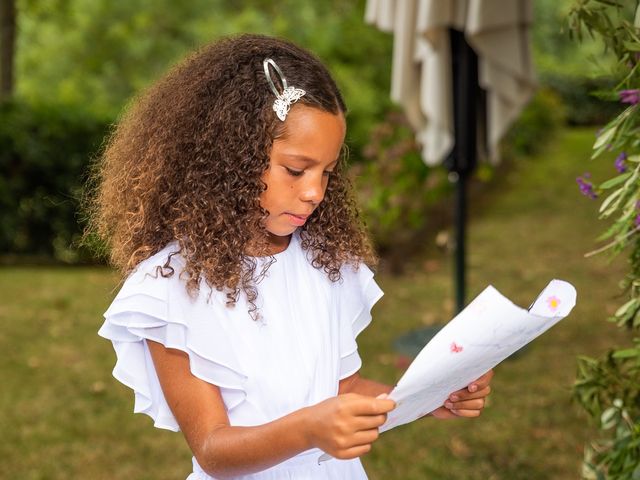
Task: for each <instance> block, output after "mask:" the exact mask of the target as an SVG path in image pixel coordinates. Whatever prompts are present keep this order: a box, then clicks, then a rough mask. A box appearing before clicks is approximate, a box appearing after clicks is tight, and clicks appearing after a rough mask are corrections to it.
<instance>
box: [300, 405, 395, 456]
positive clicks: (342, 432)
mask: <svg viewBox="0 0 640 480" xmlns="http://www.w3.org/2000/svg"><path fill="white" fill-rule="evenodd" d="M385 397H386V394H382V395H379V396H378V397H376V398H373V397H368V396H365V395H359V394H356V393H346V394H344V395H338V396H337V397H332V398H329V399H327V400H325V401H323V402H320V403H318V404H317V405H314V406H313V407H310V408H309V422H308V425H309V430H308V435H309V440H310V443H311V445H312V446H314V447H318V448H320V449H321V450H323V451H324V452H326V453H328V454H329V455H331V456H332V457H335V458H339V459H343V460H344V459H348V458H356V457H359V456H360V455H364V454H365V453H367V452H368V451H369V450H371V444H372V443H373V442H374V441H375V440H376V439H377V438H378V427H380V426H381V425H382V424H383V423H384V422H385V421H386V420H387V412H389V411H391V410H393V409H394V408H395V406H396V404H395V402H394V401H393V400H390V399H386V398H385Z"/></svg>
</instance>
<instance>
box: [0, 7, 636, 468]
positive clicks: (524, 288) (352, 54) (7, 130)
mask: <svg viewBox="0 0 640 480" xmlns="http://www.w3.org/2000/svg"><path fill="white" fill-rule="evenodd" d="M364 3H365V2H364V0H358V1H352V0H322V1H311V0H297V1H293V0H281V1H279V2H273V1H268V0H238V1H235V2H224V1H221V0H189V1H187V2H174V1H171V0H153V1H152V0H128V1H127V2H112V1H108V0H16V7H17V8H16V13H17V15H16V25H17V36H16V39H17V41H16V45H15V83H14V88H13V91H12V93H11V95H7V96H5V98H3V99H2V103H1V104H0V264H2V265H3V266H2V267H1V268H0V296H1V298H2V301H0V326H1V329H0V348H1V349H2V351H3V352H4V355H3V356H2V358H1V359H0V376H1V377H2V379H3V388H2V390H1V391H2V394H1V395H0V402H1V403H0V428H2V431H3V432H5V433H6V437H5V439H6V440H5V441H2V442H0V465H2V469H0V478H24V479H63V478H78V477H86V478H96V479H98V478H181V476H182V477H184V476H186V472H187V469H188V468H189V465H188V458H189V452H188V449H187V447H186V445H185V444H184V441H183V440H182V438H181V437H180V435H175V434H171V433H169V432H159V431H156V430H155V429H153V428H152V427H151V425H150V423H149V422H148V420H147V419H146V418H140V417H142V416H133V415H131V413H130V411H131V406H132V398H131V393H130V391H128V390H127V389H126V388H125V387H122V386H120V385H118V384H117V383H116V382H115V381H114V380H113V379H112V378H111V377H110V376H109V373H110V369H111V367H112V365H113V352H112V351H111V349H110V346H109V345H108V344H107V342H101V341H100V340H99V339H98V338H97V337H96V331H97V329H98V327H99V323H100V314H101V312H102V311H104V309H105V308H106V306H107V305H108V303H109V300H110V298H111V297H113V295H114V293H115V291H114V288H115V286H116V285H117V283H118V278H117V275H116V274H114V272H112V271H111V270H109V269H107V268H104V267H103V266H100V264H101V263H102V262H103V259H101V258H99V257H97V256H96V254H95V252H92V251H89V250H88V249H87V248H86V247H83V246H81V245H80V243H79V239H80V235H81V232H82V228H83V221H84V220H83V216H82V213H81V209H80V204H81V199H82V195H83V188H84V185H85V182H86V178H87V175H88V169H89V166H90V164H91V162H92V161H93V160H94V159H95V158H97V157H98V156H99V154H100V148H101V146H102V143H103V141H104V137H105V135H106V134H107V133H108V132H109V130H110V128H111V126H112V125H113V124H114V123H115V122H117V119H118V115H119V113H120V112H121V111H122V109H123V108H124V107H125V106H126V103H127V102H128V101H130V100H131V99H132V98H135V95H136V93H137V92H139V91H141V90H142V89H144V88H145V87H146V86H147V85H149V84H150V83H151V82H153V80H154V79H156V78H158V76H159V75H161V74H162V73H163V72H164V71H165V70H166V69H167V68H168V67H169V66H170V65H171V64H173V63H175V62H176V61H178V60H180V58H182V57H183V56H184V55H185V54H186V53H187V52H189V51H191V50H193V49H194V48H197V47H198V46H199V45H202V44H203V43H206V42H209V41H211V40H215V39H216V38H218V37H220V36H222V35H227V34H233V33H238V32H259V33H266V34H273V35H280V36H284V37H286V38H289V39H291V40H293V41H295V42H297V43H298V44H300V45H302V46H304V47H307V48H309V49H310V50H312V51H313V52H315V53H316V54H317V55H318V56H320V57H321V58H322V59H323V60H324V61H325V62H326V63H327V64H328V65H329V67H330V69H331V71H332V72H333V74H334V76H335V78H336V80H337V82H338V84H339V85H340V87H341V89H342V91H343V93H344V95H345V98H346V101H347V104H348V106H349V109H350V112H349V119H348V122H349V132H348V138H347V142H348V144H349V147H350V159H351V164H352V174H353V177H354V181H355V184H356V187H357V193H358V197H359V200H360V204H361V207H362V209H363V213H364V215H365V219H366V221H367V224H368V226H369V228H370V230H371V232H372V234H373V238H374V240H375V242H376V244H377V246H378V249H379V251H380V253H381V254H382V256H383V267H384V268H383V271H382V274H381V275H380V283H381V285H382V287H383V289H384V290H385V291H386V292H387V297H385V301H384V302H383V303H382V304H381V305H380V306H378V307H376V311H375V313H374V318H381V320H379V322H380V324H382V325H380V324H378V327H377V328H374V327H372V328H371V329H369V330H368V331H367V332H365V333H364V334H363V336H362V338H361V350H362V352H363V357H364V359H365V373H366V374H368V375H370V376H372V377H375V378H379V379H380V380H383V381H387V382H393V381H394V379H397V377H398V373H399V369H398V367H400V366H401V365H402V362H403V361H404V360H403V359H402V357H400V356H398V355H397V354H395V353H394V352H392V350H391V345H392V343H393V340H394V338H396V337H397V336H398V335H399V334H400V333H402V332H406V331H407V330H408V329H412V328H416V327H420V326H425V325H433V324H438V323H442V322H444V321H446V320H447V319H448V318H450V316H451V315H452V313H453V305H452V300H450V298H451V297H452V287H451V278H450V277H451V275H450V268H451V266H450V258H449V256H448V253H447V246H448V242H447V237H448V236H447V231H448V228H449V225H450V216H451V213H450V210H451V206H450V194H451V191H450V185H449V183H448V180H447V174H446V172H445V171H443V170H442V169H441V168H427V167H425V166H424V164H423V163H422V161H421V160H420V155H419V153H418V149H417V146H416V145H415V142H414V141H413V137H412V133H411V131H410V129H409V128H408V126H407V123H406V121H405V119H404V117H403V115H402V113H401V112H400V111H399V109H398V108H397V107H395V106H394V105H393V104H392V103H391V101H390V100H389V84H390V67H391V51H392V38H391V36H390V35H388V34H385V33H382V32H380V31H378V30H377V29H376V28H374V27H371V26H368V25H365V23H364V21H363V17H364ZM572 3H573V2H572V1H570V0H535V2H534V5H535V14H536V22H535V24H534V27H533V30H532V40H533V47H534V54H535V60H536V65H537V68H538V75H539V80H540V88H539V90H538V93H537V95H536V96H535V98H534V99H533V100H532V102H531V103H530V105H529V106H528V107H527V109H526V110H525V111H524V112H523V114H522V116H521V117H520V119H519V120H518V122H517V124H516V125H514V127H513V128H512V130H511V132H510V133H509V135H508V136H507V138H506V139H505V141H504V145H503V161H502V163H501V164H500V165H499V166H497V167H491V166H488V165H482V166H481V167H480V169H479V170H478V172H477V175H476V177H475V179H474V181H473V184H472V185H471V192H470V193H471V200H472V207H471V217H472V218H471V222H472V226H471V230H470V239H469V245H470V247H469V248H470V260H469V272H470V279H469V281H470V286H469V287H470V288H469V289H470V292H471V293H477V292H479V291H480V290H481V289H482V288H483V287H484V286H485V285H486V284H487V283H494V285H496V286H497V287H498V288H499V289H500V290H502V291H504V293H505V294H507V295H509V296H510V297H512V298H514V300H516V301H518V302H520V304H522V305H525V304H528V302H530V300H531V298H530V296H531V295H532V294H534V293H535V292H537V291H538V290H539V288H540V287H541V286H542V285H544V284H545V283H546V281H548V279H549V278H548V277H549V275H550V273H549V272H550V270H553V273H552V274H553V275H557V276H559V277H560V278H567V279H569V280H571V281H572V282H574V283H575V284H576V286H577V287H578V291H579V292H583V291H584V292H588V295H587V297H588V298H586V299H585V300H584V301H583V302H582V303H579V306H578V307H577V308H576V312H574V315H573V317H577V322H574V323H571V322H566V324H565V323H563V324H562V325H560V326H558V327H557V328H558V330H557V333H556V334H550V335H549V336H548V338H547V337H545V339H541V341H540V343H536V345H535V346H534V347H532V351H533V353H531V352H529V353H527V354H525V355H523V358H520V359H517V360H514V361H512V362H508V363H506V364H505V365H504V366H501V367H500V370H499V374H498V375H497V376H496V380H495V388H496V390H497V391H498V393H497V394H496V395H494V396H495V398H492V404H491V408H489V409H488V410H487V412H486V415H485V418H483V419H481V420H480V421H479V422H477V423H474V424H471V425H473V426H467V424H464V423H456V422H451V423H446V422H442V423H438V424H432V423H429V424H428V425H427V424H422V423H417V424H414V425H411V426H408V427H405V428H403V429H398V431H394V432H390V433H389V434H388V437H387V436H385V437H383V440H381V441H380V442H379V443H378V444H377V445H376V448H375V449H374V452H373V453H372V454H371V455H369V456H367V457H366V458H365V464H366V466H367V469H368V471H369V473H370V475H371V477H372V478H374V479H376V478H380V479H382V478H385V479H386V478H403V479H404V478H413V479H422V478H427V479H441V478H461V479H467V478H468V479H551V478H556V479H566V478H576V477H577V476H578V475H579V473H578V471H579V468H580V463H581V460H582V448H583V444H584V442H585V441H586V438H588V435H589V434H588V432H589V431H590V428H591V427H590V426H589V425H588V423H587V421H586V418H585V416H584V415H581V413H580V412H579V411H578V409H577V408H575V406H572V405H571V403H570V402H569V398H570V396H571V394H570V391H569V385H570V384H571V382H572V381H573V378H574V371H575V356H576V355H577V354H578V353H584V352H601V351H603V350H604V349H605V348H606V347H607V345H608V344H609V343H610V342H611V341H615V340H619V341H624V340H623V339H624V337H623V336H622V335H621V334H620V333H619V332H616V331H614V330H612V329H609V328H607V325H603V322H602V321H601V319H602V317H603V316H606V315H610V314H612V313H613V311H615V302H616V301H617V300H614V301H612V295H614V294H615V293H616V291H617V290H616V280H615V279H616V278H618V277H619V276H620V275H622V273H621V272H622V268H621V267H620V265H618V264H614V265H613V266H611V265H608V264H606V262H605V261H604V260H602V259H596V260H593V261H591V262H590V263H588V264H587V263H585V262H586V261H585V260H584V259H583V258H582V253H583V252H585V251H587V250H589V249H591V246H592V243H593V241H592V239H593V238H595V236H596V235H597V232H598V231H599V229H601V226H599V225H597V221H596V220H595V219H594V217H595V214H594V212H595V207H594V205H593V204H589V203H588V202H587V201H586V200H583V199H581V198H578V195H577V189H576V188H575V177H576V176H577V175H580V174H581V173H582V172H583V170H584V169H586V167H585V165H584V159H586V158H588V157H589V154H590V151H589V150H590V146H591V143H592V141H593V139H594V136H593V133H594V132H595V131H596V129H597V128H598V126H600V125H601V124H603V123H605V122H606V121H607V120H608V119H609V118H611V117H612V116H613V115H615V113H617V112H618V111H619V105H618V104H617V103H616V102H608V101H604V100H602V99H600V98H598V97H596V96H594V95H592V92H593V91H594V90H606V89H610V88H611V86H612V85H615V83H616V79H614V78H611V77H607V76H602V72H603V71H607V70H608V71H611V70H612V69H611V68H609V67H610V66H611V62H613V60H612V59H610V58H608V57H607V56H606V55H603V54H602V50H601V47H600V46H599V45H598V44H597V43H596V42H589V41H586V42H583V43H577V42H573V41H571V40H570V39H569V36H568V34H567V32H566V28H565V23H566V20H565V17H566V13H567V10H568V8H569V6H570V5H571V4H572ZM588 168H592V166H591V165H589V167H588ZM598 168H599V169H600V173H601V174H602V175H607V174H606V173H605V170H606V169H607V168H609V167H608V166H605V165H603V164H601V165H600V166H599V167H598ZM598 168H594V175H597V174H598ZM532 231H535V232H536V235H532V234H531V232H532ZM436 243H437V244H438V245H439V246H440V247H443V248H442V249H441V250H437V249H435V245H436ZM44 264H47V266H44ZM86 264H91V266H86ZM66 265H82V268H65V267H64V266H66ZM391 273H393V275H392V274H391ZM399 273H402V274H401V275H399ZM612 309H613V311H612ZM541 359H543V360H541ZM384 439H386V440H384Z"/></svg>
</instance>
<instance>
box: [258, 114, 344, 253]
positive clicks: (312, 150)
mask: <svg viewBox="0 0 640 480" xmlns="http://www.w3.org/2000/svg"><path fill="white" fill-rule="evenodd" d="M286 122H287V124H286V128H285V134H284V135H283V136H282V137H280V138H277V139H276V140H274V142H273V147H272V149H271V155H270V163H269V168H268V169H267V171H266V172H265V173H264V174H263V176H262V180H263V181H264V183H265V184H266V185H267V189H266V190H265V191H264V192H263V193H262V195H261V196H260V205H261V206H262V208H264V209H265V210H267V211H268V212H269V216H268V217H267V219H266V221H265V228H266V230H267V232H268V233H269V234H270V235H269V241H270V242H271V244H272V246H273V251H272V252H271V253H277V252H280V251H282V250H284V249H285V248H286V247H287V245H288V244H289V236H290V235H291V234H292V233H293V232H294V231H295V230H296V229H297V228H298V227H301V226H302V225H304V224H305V222H306V219H307V217H309V215H311V214H312V213H313V211H314V210H315V209H316V208H317V207H318V205H319V204H320V202H322V199H323V198H324V193H325V191H326V189H327V183H328V182H329V177H330V175H331V172H332V171H333V169H334V168H335V167H336V164H337V163H338V159H339V157H340V150H341V148H342V144H343V142H344V136H345V132H346V123H345V120H344V116H343V115H342V114H338V115H334V114H332V113H329V112H325V111H323V110H319V109H316V108H311V107H308V106H305V105H300V104H299V105H295V106H294V107H293V108H292V109H291V111H290V112H289V114H288V115H287V120H286Z"/></svg>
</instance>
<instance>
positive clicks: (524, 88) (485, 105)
mask: <svg viewBox="0 0 640 480" xmlns="http://www.w3.org/2000/svg"><path fill="white" fill-rule="evenodd" d="M532 7H533V5H532V1H531V0H368V1H367V4H366V11H365V20H366V21H367V22H368V23H371V24H374V25H375V26H377V27H378V28H379V29H381V30H383V31H386V32H391V33H393V35H394V37H393V40H394V44H393V61H392V74H391V98H392V100H394V101H395V102H397V103H398V104H400V105H401V106H402V108H403V110H404V111H405V114H406V116H407V118H408V120H409V122H410V124H411V125H412V127H413V129H414V130H415V132H416V139H417V141H418V143H419V144H420V145H421V148H422V158H423V160H424V162H425V163H426V164H427V165H439V164H442V163H445V164H446V165H447V166H448V167H449V168H450V170H452V172H454V175H453V179H454V180H456V181H457V183H458V187H457V191H458V195H457V197H458V201H457V208H456V217H457V220H456V223H457V234H456V237H457V238H456V252H457V253H456V257H457V260H456V262H457V265H456V276H457V280H456V282H457V295H456V296H457V307H458V310H460V309H462V307H463V305H464V224H465V218H464V217H465V203H466V199H465V179H466V177H467V175H468V174H470V173H471V171H472V170H473V167H474V165H475V155H476V150H477V144H478V143H480V144H483V145H486V148H487V154H488V158H489V159H490V160H491V161H492V162H494V163H495V162H497V161H498V160H499V143H500V140H501V139H502V137H503V136H504V134H505V133H506V132H507V130H508V128H509V126H510V125H511V124H512V123H513V121H514V120H515V119H516V118H517V116H518V115H519V113H520V112H521V110H522V108H523V107H524V106H525V105H526V103H527V102H528V101H529V99H530V98H531V96H532V94H533V92H534V90H535V84H536V80H535V74H534V69H533V65H532V58H531V53H530V44H529V38H528V28H529V26H530V25H531V23H532V19H533V11H532V10H533V8H532ZM479 99H482V100H483V102H478V100H479ZM477 107H480V108H477ZM478 126H480V127H481V129H480V132H481V133H482V134H483V135H482V136H481V137H480V138H478V136H477V135H476V130H477V128H478ZM445 161H446V162H445Z"/></svg>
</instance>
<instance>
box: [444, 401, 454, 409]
mask: <svg viewBox="0 0 640 480" xmlns="http://www.w3.org/2000/svg"><path fill="white" fill-rule="evenodd" d="M444 406H445V407H447V408H448V409H449V410H451V409H452V408H453V403H451V402H444Z"/></svg>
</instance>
